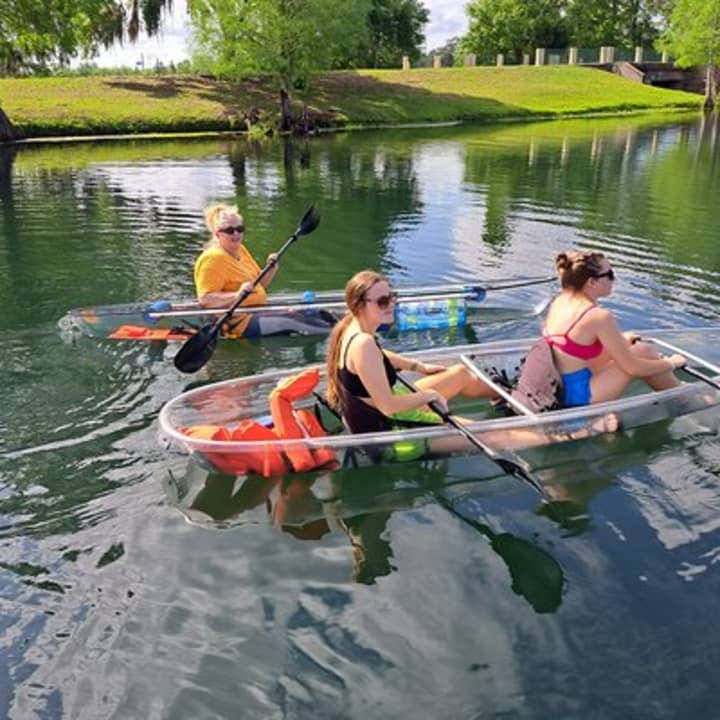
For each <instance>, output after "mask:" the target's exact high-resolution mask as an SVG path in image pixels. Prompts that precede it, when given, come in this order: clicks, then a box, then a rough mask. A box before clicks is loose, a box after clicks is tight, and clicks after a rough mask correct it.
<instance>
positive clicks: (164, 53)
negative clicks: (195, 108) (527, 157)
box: [93, 0, 467, 67]
mask: <svg viewBox="0 0 720 720" xmlns="http://www.w3.org/2000/svg"><path fill="white" fill-rule="evenodd" d="M423 4H424V5H425V7H426V8H427V9H428V10H429V11H430V22H429V23H428V24H427V25H426V26H425V39H426V42H425V49H426V50H430V49H433V48H436V47H439V46H441V45H442V44H443V43H444V42H445V41H446V40H449V39H450V38H451V37H455V36H457V35H463V34H464V33H465V31H466V29H467V17H466V15H465V4H466V0H423ZM189 35H190V24H189V22H188V20H187V10H186V5H185V0H174V1H173V11H172V14H171V15H170V16H166V17H165V19H164V20H163V23H162V29H161V31H160V33H159V35H157V36H155V37H153V38H148V37H146V36H142V37H141V38H140V39H139V40H138V42H137V43H135V44H131V43H125V44H124V45H114V46H113V47H112V48H110V49H109V50H106V51H103V52H102V53H101V54H100V55H99V56H98V57H96V58H95V59H94V60H93V62H94V63H96V64H97V65H99V66H100V67H118V66H129V67H136V66H139V65H141V64H142V65H144V67H152V66H153V65H155V64H156V63H157V61H158V60H159V61H160V62H162V63H163V64H167V63H169V62H178V61H180V60H184V59H186V58H187V57H188V49H187V39H188V37H189Z"/></svg>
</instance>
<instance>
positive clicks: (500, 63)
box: [495, 53, 505, 67]
mask: <svg viewBox="0 0 720 720" xmlns="http://www.w3.org/2000/svg"><path fill="white" fill-rule="evenodd" d="M504 64H505V56H504V55H503V54H502V53H498V54H497V57H496V58H495V67H502V66H503V65H504Z"/></svg>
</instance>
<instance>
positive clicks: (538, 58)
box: [535, 48, 545, 65]
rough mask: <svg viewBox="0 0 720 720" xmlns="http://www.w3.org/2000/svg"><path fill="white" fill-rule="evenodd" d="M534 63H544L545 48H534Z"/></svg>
mask: <svg viewBox="0 0 720 720" xmlns="http://www.w3.org/2000/svg"><path fill="white" fill-rule="evenodd" d="M535 64H536V65H544V64H545V48H535Z"/></svg>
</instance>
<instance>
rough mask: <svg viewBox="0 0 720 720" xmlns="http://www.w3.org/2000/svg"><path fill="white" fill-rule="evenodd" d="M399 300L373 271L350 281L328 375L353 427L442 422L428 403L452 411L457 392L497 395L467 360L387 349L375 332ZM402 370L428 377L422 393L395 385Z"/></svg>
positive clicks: (332, 394) (332, 397) (334, 400)
mask: <svg viewBox="0 0 720 720" xmlns="http://www.w3.org/2000/svg"><path fill="white" fill-rule="evenodd" d="M395 300H396V297H395V293H394V292H393V291H392V288H391V287H390V283H389V282H388V281H387V279H386V278H385V277H383V276H382V275H381V274H379V273H377V272H374V271H372V270H363V271H362V272H359V273H357V274H356V275H354V276H353V277H352V278H351V279H350V281H349V282H348V283H347V285H346V286H345V302H346V304H347V307H348V313H347V314H346V315H345V317H344V318H343V319H342V320H341V321H340V322H339V323H338V324H337V325H336V326H335V328H334V329H333V332H332V335H331V337H330V347H329V350H328V356H327V378H328V401H329V402H330V403H331V404H332V405H333V406H334V407H336V408H338V409H340V410H341V412H342V414H343V417H344V418H345V422H346V423H347V424H348V426H349V428H350V430H352V431H353V432H356V433H363V432H378V431H383V430H390V429H393V428H395V427H398V426H407V425H408V424H423V425H427V424H435V423H438V422H441V421H440V418H439V417H438V416H437V415H436V414H435V413H433V412H432V411H431V410H430V409H429V408H428V407H427V405H428V403H429V402H436V403H437V404H438V405H439V406H440V407H441V408H442V409H443V410H447V402H448V400H450V399H451V398H453V397H455V396H456V395H464V396H465V397H470V398H492V397H494V396H495V395H494V393H493V391H492V390H491V389H490V388H489V387H488V386H487V385H485V383H483V382H482V381H481V380H479V379H477V378H476V377H475V376H474V375H472V374H471V373H470V372H469V371H468V370H467V368H465V366H464V365H461V364H458V365H453V366H452V367H449V368H446V367H443V366H442V365H432V364H429V363H423V362H418V361H417V360H412V359H410V358H406V357H403V356H402V355H398V354H397V353H393V352H390V351H388V350H383V349H382V348H381V346H380V343H379V342H378V340H377V338H376V337H375V332H376V331H377V329H378V328H379V327H380V326H381V325H388V324H391V323H392V322H393V320H394V310H395ZM398 370H410V371H413V372H417V373H420V374H421V375H424V376H425V377H422V378H420V379H419V380H417V382H416V383H415V385H416V387H417V389H418V392H416V393H406V392H403V391H402V390H401V389H400V388H399V387H398V388H396V387H395V381H396V371H398ZM456 444H457V443H456ZM435 449H436V448H433V450H435Z"/></svg>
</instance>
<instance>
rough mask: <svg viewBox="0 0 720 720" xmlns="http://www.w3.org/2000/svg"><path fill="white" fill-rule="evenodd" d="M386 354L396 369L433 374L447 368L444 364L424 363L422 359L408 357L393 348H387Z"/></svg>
mask: <svg viewBox="0 0 720 720" xmlns="http://www.w3.org/2000/svg"><path fill="white" fill-rule="evenodd" d="M385 354H386V355H387V356H388V358H389V360H390V362H391V363H392V365H393V367H394V368H395V369H396V370H409V371H410V372H419V373H420V374H422V375H433V374H435V373H438V372H442V371H443V370H446V369H447V368H445V366H443V365H435V364H434V363H424V362H421V361H420V360H414V359H412V358H407V357H405V356H404V355H398V353H395V352H392V351H391V350H385Z"/></svg>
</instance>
